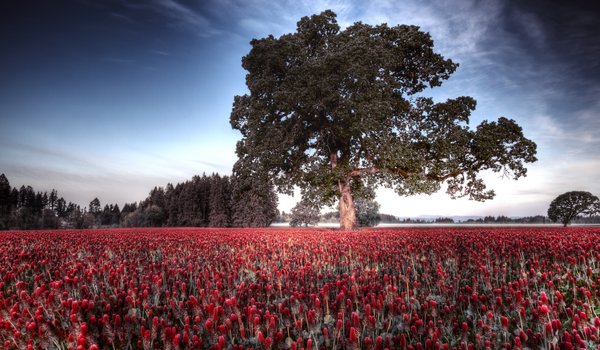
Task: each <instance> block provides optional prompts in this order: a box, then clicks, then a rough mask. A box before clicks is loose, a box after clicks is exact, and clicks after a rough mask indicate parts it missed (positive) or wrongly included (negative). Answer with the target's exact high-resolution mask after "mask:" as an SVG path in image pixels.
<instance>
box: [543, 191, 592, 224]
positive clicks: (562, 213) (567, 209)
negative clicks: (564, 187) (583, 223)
mask: <svg viewBox="0 0 600 350" xmlns="http://www.w3.org/2000/svg"><path fill="white" fill-rule="evenodd" d="M597 213H600V201H599V200H598V197H596V196H594V195H593V194H591V193H589V192H585V191H571V192H566V193H563V194H561V195H560V196H558V197H556V198H555V199H554V200H553V201H552V203H550V208H548V217H549V218H550V220H552V221H553V222H557V221H560V222H561V223H562V224H563V225H564V226H565V227H566V226H567V225H568V224H569V223H570V222H571V221H572V220H573V219H575V218H576V217H578V216H580V215H587V216H591V215H594V214H597Z"/></svg>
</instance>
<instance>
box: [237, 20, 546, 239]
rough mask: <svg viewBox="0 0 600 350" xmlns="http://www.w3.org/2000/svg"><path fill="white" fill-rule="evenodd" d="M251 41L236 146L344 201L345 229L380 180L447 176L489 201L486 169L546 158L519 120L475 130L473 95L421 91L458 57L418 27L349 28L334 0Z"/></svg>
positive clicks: (429, 184) (410, 187)
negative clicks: (437, 48)
mask: <svg viewBox="0 0 600 350" xmlns="http://www.w3.org/2000/svg"><path fill="white" fill-rule="evenodd" d="M251 45H252V48H251V50H250V52H249V53H248V54H247V55H246V56H244V57H243V59H242V66H243V68H244V69H245V70H247V71H248V74H247V76H246V84H247V86H248V89H249V91H250V93H249V94H245V95H242V96H235V99H234V104H233V110H232V113H231V118H230V122H231V125H232V127H233V128H234V129H237V130H239V131H240V132H241V134H242V137H243V138H242V140H241V141H239V142H238V145H237V154H238V156H239V157H240V159H247V160H246V161H245V163H247V164H252V165H253V166H255V167H262V168H263V169H266V171H268V173H269V176H270V177H271V178H272V179H273V181H274V183H275V185H276V186H277V188H278V190H279V191H281V192H284V193H291V192H292V189H293V186H299V187H300V188H301V189H302V190H303V191H305V192H310V195H312V196H318V198H319V200H320V201H321V202H322V203H323V204H329V205H331V204H333V202H334V201H336V200H339V202H340V215H341V227H342V228H353V227H354V225H355V224H356V217H355V211H354V205H353V201H352V197H353V195H356V194H360V192H361V191H363V190H365V189H372V188H373V187H374V186H376V185H382V186H386V187H391V188H394V189H395V190H396V192H397V193H399V194H401V195H414V194H418V193H434V192H436V191H438V190H439V189H440V188H441V185H442V184H443V183H445V184H446V190H447V192H448V193H449V194H450V195H451V196H452V197H461V196H468V197H469V198H471V199H474V200H486V199H491V198H493V197H494V192H493V190H488V189H487V188H486V186H485V184H484V182H483V180H482V179H481V178H480V177H479V176H478V173H479V172H481V171H483V170H488V169H490V170H492V171H495V172H499V171H503V172H505V173H507V174H510V175H511V176H512V177H513V178H515V179H518V178H520V177H521V176H525V175H526V172H527V169H526V168H525V166H524V163H530V162H534V161H536V157H535V154H536V145H535V143H534V142H532V141H531V140H529V139H527V138H525V137H524V136H523V133H522V129H521V127H520V126H519V125H518V124H517V123H516V122H515V121H513V120H510V119H507V118H504V117H501V118H499V119H498V120H497V121H491V122H490V121H484V122H482V123H481V124H480V125H479V126H477V128H476V129H475V130H471V129H469V127H468V123H469V116H470V113H471V112H472V111H473V110H474V109H475V105H476V103H475V100H474V99H473V98H471V97H468V96H462V97H457V98H455V99H449V100H447V101H445V102H434V101H433V99H431V98H427V97H424V96H422V95H421V93H422V92H423V91H424V90H425V89H426V88H431V87H436V86H440V85H441V84H442V82H443V81H444V80H446V79H448V78H449V77H450V75H451V74H452V73H453V72H454V71H455V70H456V68H457V66H458V64H456V63H454V62H453V61H452V60H450V59H445V58H444V57H442V56H441V55H440V54H438V53H436V52H434V51H433V40H432V39H431V37H430V35H429V34H428V33H425V32H422V31H420V30H419V28H418V27H416V26H409V25H397V26H393V27H390V26H388V25H387V24H380V25H377V26H371V25H368V24H363V23H361V22H357V23H355V24H353V25H351V26H349V27H347V28H346V29H344V30H340V27H339V25H338V24H337V21H336V15H335V13H333V12H332V11H329V10H328V11H325V12H323V13H321V14H319V15H313V16H311V17H303V18H302V19H300V21H299V22H298V24H297V30H296V32H295V33H290V34H286V35H283V36H281V37H279V38H275V37H273V36H272V35H270V36H268V37H266V38H263V39H254V40H252V41H251ZM303 197H305V194H304V193H303Z"/></svg>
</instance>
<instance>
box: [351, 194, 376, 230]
mask: <svg viewBox="0 0 600 350" xmlns="http://www.w3.org/2000/svg"><path fill="white" fill-rule="evenodd" d="M354 204H355V207H356V221H357V222H358V225H359V226H363V227H372V226H377V224H378V223H379V221H380V220H381V218H380V217H379V203H377V201H375V200H373V199H369V198H357V199H356V201H355V202H354Z"/></svg>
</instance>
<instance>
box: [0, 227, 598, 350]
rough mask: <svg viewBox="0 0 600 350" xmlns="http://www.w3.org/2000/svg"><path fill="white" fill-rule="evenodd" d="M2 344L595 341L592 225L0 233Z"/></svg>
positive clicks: (591, 344)
mask: <svg viewBox="0 0 600 350" xmlns="http://www.w3.org/2000/svg"><path fill="white" fill-rule="evenodd" d="M0 260H1V263H0V341H1V342H0V345H3V346H4V348H6V349H28V348H31V349H85V350H87V349H90V350H92V349H208V348H211V349H246V348H254V349H315V350H316V349H385V348H390V349H453V348H456V349H485V348H490V349H498V348H506V349H527V348H529V349H540V348H545V349H583V348H585V349H599V348H600V347H599V344H600V340H599V338H600V334H599V329H600V228H589V227H588V228H583V227H582V228H576V227H571V228H567V229H563V228H556V227H550V228H435V229H431V228H410V229H371V230H363V231H357V232H349V233H345V232H339V231H335V230H320V229H300V230H295V229H287V228H286V229H273V228H269V229H127V230H124V229H114V230H86V231H37V232H34V231H28V232H14V231H13V232H0Z"/></svg>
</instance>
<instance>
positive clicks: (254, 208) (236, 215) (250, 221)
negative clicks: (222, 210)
mask: <svg viewBox="0 0 600 350" xmlns="http://www.w3.org/2000/svg"><path fill="white" fill-rule="evenodd" d="M260 170H261V169H257V168H255V167H253V166H252V164H247V163H245V162H244V160H238V161H237V162H236V163H235V164H234V166H233V174H232V176H231V187H232V198H231V203H232V204H231V211H232V224H233V226H236V227H263V226H269V225H270V224H271V223H272V222H273V221H274V220H275V218H276V217H277V194H276V193H275V191H274V189H273V184H272V182H271V180H270V179H269V178H268V177H267V176H266V174H265V173H264V172H262V171H260Z"/></svg>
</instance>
